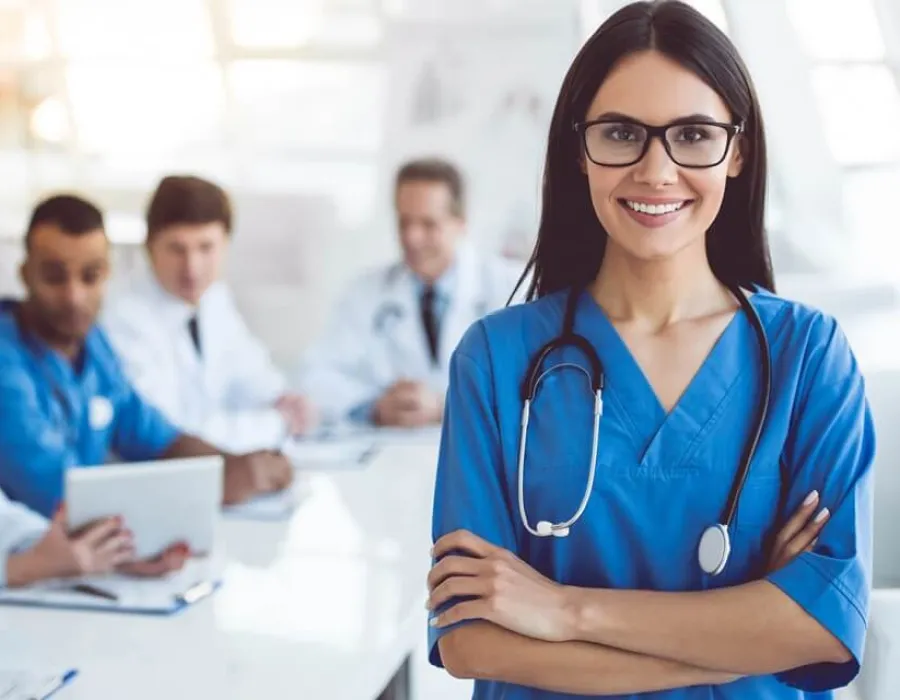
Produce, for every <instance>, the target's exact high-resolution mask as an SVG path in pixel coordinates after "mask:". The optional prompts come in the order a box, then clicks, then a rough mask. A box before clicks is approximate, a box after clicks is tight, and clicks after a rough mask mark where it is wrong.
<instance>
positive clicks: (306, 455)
mask: <svg viewBox="0 0 900 700" xmlns="http://www.w3.org/2000/svg"><path fill="white" fill-rule="evenodd" d="M281 451H282V452H283V453H284V456H285V457H287V458H288V460H289V461H290V463H291V464H293V465H294V468H295V469H300V470H335V469H359V468H362V467H364V466H365V465H366V464H367V463H368V462H369V460H370V459H371V458H372V456H373V455H374V453H375V445H374V442H373V441H372V440H370V439H368V438H366V439H348V440H338V439H334V440H332V439H325V440H289V441H288V442H287V443H285V444H284V445H283V446H282V448H281Z"/></svg>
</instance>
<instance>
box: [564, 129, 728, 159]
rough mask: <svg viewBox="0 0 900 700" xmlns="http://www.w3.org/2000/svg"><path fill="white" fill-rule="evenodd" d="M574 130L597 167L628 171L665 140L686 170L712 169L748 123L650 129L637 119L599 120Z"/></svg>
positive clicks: (668, 151) (670, 154)
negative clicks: (655, 141) (656, 141)
mask: <svg viewBox="0 0 900 700" xmlns="http://www.w3.org/2000/svg"><path fill="white" fill-rule="evenodd" d="M572 128H573V129H574V130H575V131H576V132H578V133H580V134H581V138H582V142H583V144H584V152H585V153H586V154H587V157H588V158H589V159H590V160H591V161H592V162H594V163H596V164H597V165H602V166H605V167H609V168H624V167H626V166H628V165H634V164H635V163H637V162H639V161H640V160H641V159H642V158H643V157H644V156H645V155H647V151H648V150H649V149H650V142H651V141H652V140H653V139H654V138H658V139H660V140H661V141H662V144H663V146H664V147H665V149H666V153H668V154H669V158H671V159H672V161H673V162H675V163H676V164H677V165H680V166H682V167H684V168H712V167H715V166H716V165H719V164H720V163H721V162H722V161H723V160H725V156H726V155H727V154H728V149H729V147H730V146H731V142H732V140H733V139H734V137H735V136H737V135H738V134H740V133H742V132H743V131H744V124H743V123H741V124H725V123H722V122H711V121H681V120H679V121H676V122H672V123H671V124H664V125H663V126H650V125H649V124H643V123H641V122H639V121H637V120H623V119H595V120H593V121H588V122H578V123H575V124H573V125H572Z"/></svg>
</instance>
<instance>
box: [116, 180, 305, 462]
mask: <svg viewBox="0 0 900 700" xmlns="http://www.w3.org/2000/svg"><path fill="white" fill-rule="evenodd" d="M231 225H232V212H231V205H230V202H229V199H228V196H227V195H226V193H225V192H224V191H223V190H222V189H221V188H220V187H219V186H218V185H216V184H214V183H212V182H208V181H206V180H203V179H200V178H197V177H190V176H169V177H166V178H164V179H163V180H162V182H160V184H159V186H158V187H157V189H156V192H155V193H154V194H153V197H152V199H151V201H150V204H149V207H148V209H147V253H148V258H149V262H150V268H151V271H152V274H149V275H146V276H145V277H143V278H139V279H137V280H136V281H134V282H133V283H132V285H131V288H130V289H128V290H126V291H125V292H124V293H123V294H120V295H117V296H115V297H113V296H112V295H111V297H110V299H109V300H108V302H107V304H106V308H105V311H104V314H103V321H102V322H103V325H104V327H105V329H106V331H107V334H108V335H109V337H110V339H111V340H112V343H113V345H114V347H115V349H116V351H117V353H118V354H119V356H120V357H121V359H122V361H123V363H124V365H125V370H126V373H127V374H128V376H129V378H130V380H131V381H132V383H133V384H134V386H135V388H136V389H137V390H138V391H139V392H140V393H141V394H142V395H143V396H144V397H145V398H146V399H147V400H148V401H150V403H152V404H154V405H155V406H156V407H157V408H159V409H160V410H161V411H162V413H163V414H164V415H165V416H166V417H167V418H169V420H170V421H172V422H173V423H174V424H175V425H176V426H178V427H179V428H181V429H182V430H185V431H188V432H191V433H192V434H195V435H197V436H199V437H202V438H203V439H205V440H207V441H208V442H210V443H212V444H213V445H215V446H216V447H218V448H219V449H222V450H227V451H233V452H245V451H250V450H258V449H276V448H278V447H279V446H280V445H281V444H282V443H283V441H284V440H285V439H286V438H287V437H289V436H294V435H298V434H301V433H303V432H305V431H307V430H309V429H310V428H311V427H312V424H313V422H314V415H313V410H312V408H311V406H310V405H309V404H308V403H307V402H306V401H305V400H304V399H303V398H302V397H300V396H298V395H296V394H292V393H290V392H288V391H287V390H286V380H285V377H284V376H283V375H282V373H281V372H279V371H278V369H277V368H276V367H275V366H274V364H273V363H272V360H271V358H270V356H269V353H268V351H267V350H266V349H265V347H264V346H263V345H262V343H260V341H259V340H258V339H257V338H255V337H254V336H253V335H252V334H251V332H250V330H249V329H248V328H247V326H246V324H245V323H244V320H243V318H241V315H240V313H239V312H238V309H237V307H236V305H235V303H234V300H233V298H232V295H231V293H230V291H229V290H228V288H227V287H226V285H225V283H224V281H222V280H221V279H220V275H221V270H222V265H223V261H224V257H225V253H226V249H227V247H228V243H229V236H230V233H231Z"/></svg>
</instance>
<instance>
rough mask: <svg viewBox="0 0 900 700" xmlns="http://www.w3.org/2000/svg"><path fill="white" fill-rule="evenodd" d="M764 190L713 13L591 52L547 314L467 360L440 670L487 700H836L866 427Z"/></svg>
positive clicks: (621, 20)
mask: <svg viewBox="0 0 900 700" xmlns="http://www.w3.org/2000/svg"><path fill="white" fill-rule="evenodd" d="M573 124H574V125H575V129H573ZM765 191H766V165H765V137H764V132H763V128H762V119H761V115H760V109H759V105H758V103H757V100H756V97H755V94H754V91H753V87H752V82H751V80H750V77H749V75H748V73H747V70H746V68H745V66H744V64H743V63H742V61H741V60H740V58H739V56H738V54H737V51H736V50H735V48H734V46H733V45H732V44H731V42H730V40H729V39H728V38H727V37H726V36H725V35H724V34H723V33H722V32H721V31H719V30H718V29H717V28H716V27H715V26H714V25H713V24H712V23H711V22H709V21H708V20H706V19H705V18H704V17H703V16H702V15H701V14H699V13H698V12H697V11H695V10H693V9H692V8H691V7H690V6H688V5H687V4H684V3H681V2H657V3H644V2H641V3H635V4H632V5H629V6H628V7H626V8H624V9H622V10H620V11H619V12H618V13H616V15H615V16H614V17H613V18H611V19H610V20H609V21H608V22H607V23H605V24H604V25H603V26H602V27H601V28H600V29H599V30H598V32H597V33H596V34H595V35H594V36H593V37H592V38H591V39H589V40H588V43H587V45H586V46H585V47H584V49H583V50H582V51H581V52H580V53H579V55H578V57H577V58H576V59H575V62H574V64H573V65H572V67H571V69H570V71H569V74H568V75H567V77H566V79H565V81H564V82H563V87H562V91H561V94H560V96H559V101H558V104H557V107H556V110H555V112H554V118H553V122H552V124H551V127H550V145H549V148H548V156H547V166H546V169H545V173H544V196H543V212H542V220H541V228H540V231H539V234H538V242H537V245H536V249H535V252H534V255H533V258H532V262H531V266H530V268H531V272H532V273H533V284H532V287H531V289H530V293H529V296H530V297H532V300H531V301H530V302H529V303H527V304H524V305H521V306H517V307H511V308H508V309H505V310H503V311H500V312H497V313H495V314H493V315H491V316H488V317H487V318H485V319H482V320H481V321H478V322H476V323H475V324H474V325H473V326H472V327H470V329H469V331H468V332H467V334H466V335H465V336H464V338H463V339H462V341H461V342H460V344H459V346H458V347H457V350H456V352H455V353H454V357H453V360H452V363H451V370H450V386H449V393H448V398H447V405H446V414H445V419H444V424H443V437H442V441H441V448H440V457H439V462H438V474H437V481H436V485H435V497H434V519H433V523H434V526H433V537H434V540H435V545H434V550H433V556H434V559H435V562H436V563H435V565H434V566H433V568H432V570H431V572H430V574H429V577H428V585H429V590H430V596H429V602H428V604H429V607H430V609H431V614H430V630H431V638H430V644H431V660H432V662H433V663H436V664H441V665H443V666H445V667H446V668H447V669H448V670H449V671H450V672H451V673H452V674H454V675H456V676H460V677H468V678H474V679H476V682H475V693H474V698H476V700H499V699H500V698H504V700H524V699H525V698H527V699H528V700H538V699H540V700H548V699H554V700H556V699H558V700H561V699H562V698H564V697H565V698H568V697H571V696H572V695H579V696H588V697H597V698H599V697H617V698H635V699H636V698H638V697H640V698H642V699H643V698H657V699H660V700H661V699H663V698H665V700H700V699H703V700H710V699H711V698H716V699H718V700H746V699H749V698H753V699H754V700H764V699H765V700H775V699H778V700H784V699H787V698H791V699H798V698H807V699H810V700H811V699H812V698H816V699H817V700H821V699H823V698H831V697H833V690H834V689H836V688H839V687H841V686H845V685H847V684H848V683H850V682H851V680H852V679H853V678H854V677H855V676H856V674H857V673H858V671H859V665H860V662H861V660H862V657H863V650H864V640H865V636H866V626H867V618H868V609H869V592H870V586H871V565H872V560H871V558H872V478H871V477H872V473H871V472H872V460H873V456H874V450H875V437H874V431H873V423H872V418H871V415H870V411H869V406H868V402H867V399H866V395H865V387H864V381H863V377H862V374H861V372H860V368H859V367H858V366H857V363H856V361H855V359H854V356H853V353H852V352H851V349H850V347H849V344H848V342H847V339H846V338H845V336H844V335H843V333H842V332H841V329H840V328H839V327H838V325H837V323H836V322H835V321H834V319H832V318H830V317H828V316H826V315H824V314H823V313H821V312H819V311H816V310H814V309H811V308H809V307H806V306H804V305H802V304H799V303H796V302H793V301H789V300H787V299H784V298H781V297H779V296H777V295H776V294H775V293H774V281H773V276H772V270H771V265H770V262H769V251H768V243H767V240H766V235H765V231H764V229H763V221H764V219H765V217H764V206H765V196H764V193H765ZM570 300H571V306H570V305H569V304H570ZM570 312H571V313H570ZM757 320H758V323H757ZM576 334H577V335H578V336H580V337H581V338H582V339H583V341H584V342H582V343H581V344H580V345H579V344H577V343H576V342H575V341H573V338H574V337H575V336H576ZM561 335H562V336H563V337H564V338H565V339H566V341H567V342H566V343H565V345H564V347H558V346H554V347H551V348H549V351H548V353H547V354H546V355H545V356H543V357H542V356H541V354H540V353H541V350H542V348H545V347H546V346H547V344H548V343H549V342H550V341H552V340H554V339H557V338H560V336H561ZM763 340H765V341H766V342H765V343H764V342H763ZM579 342H580V341H579ZM766 343H767V344H768V349H766V347H765V346H766ZM594 353H596V357H594ZM767 358H768V362H767ZM595 359H599V363H600V364H601V365H602V369H603V375H604V377H605V381H604V383H603V386H602V401H596V394H595V391H594V387H593V386H592V384H591V381H590V379H591V377H595V378H599V376H600V375H599V372H598V371H597V370H598V369H599V368H597V367H595V366H594V363H593V360H595ZM767 368H768V369H769V370H770V372H767ZM767 375H768V376H769V378H770V379H771V381H770V382H767V381H766V379H767ZM526 377H534V379H535V382H536V385H537V388H536V391H535V392H533V394H532V393H531V387H526V386H523V384H525V383H526ZM767 386H769V387H770V389H771V392H770V393H768V394H767V392H766V387H767ZM529 395H532V396H533V400H532V401H531V402H530V403H526V401H525V398H526V396H529ZM763 406H765V407H766V408H767V412H766V414H765V416H764V417H763V419H762V420H760V418H759V417H760V416H763V414H762V407H763ZM526 408H527V409H528V411H527V412H526ZM598 409H602V411H598ZM598 413H599V416H600V417H599V439H598V440H597V442H596V443H595V438H594V436H595V434H596V433H595V426H596V425H597V424H596V423H595V420H597V419H596V418H595V416H597V415H598ZM526 426H527V432H526V431H525V427H526ZM757 428H759V434H758V437H759V440H758V442H756V441H755V438H756V437H757ZM525 434H527V440H524V437H525ZM523 444H524V450H523V449H522V446H523ZM754 446H755V447H754ZM751 454H752V455H754V456H753V459H752V460H751V461H749V462H745V458H744V455H751ZM743 464H749V468H748V470H747V471H746V472H745V473H746V480H745V481H743V483H742V481H741V479H740V478H739V475H740V474H741V473H742V472H743V469H742V468H741V465H743ZM520 465H521V468H520ZM592 477H593V481H592ZM741 484H742V486H743V487H742V488H740V486H741ZM732 494H737V497H736V500H735V497H733V496H732ZM729 502H733V503H735V504H736V510H735V512H734V513H733V516H732V515H729V514H728V513H729V511H731V510H732V509H731V508H728V509H726V504H728V503H729ZM576 515H577V516H578V517H575V516H576ZM572 520H574V522H572ZM555 525H557V526H558V525H563V527H554V526H555ZM566 526H567V527H566ZM726 526H727V527H726ZM726 533H727V535H728V536H730V556H728V549H727V546H726V545H727V542H728V540H727V538H726ZM710 535H712V537H710ZM701 543H702V546H701ZM723 565H724V568H722V567H723Z"/></svg>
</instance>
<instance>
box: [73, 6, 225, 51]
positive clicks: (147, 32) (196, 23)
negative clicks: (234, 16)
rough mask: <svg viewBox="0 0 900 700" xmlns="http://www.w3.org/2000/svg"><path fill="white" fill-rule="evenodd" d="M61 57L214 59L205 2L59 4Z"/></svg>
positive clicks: (210, 29)
mask: <svg viewBox="0 0 900 700" xmlns="http://www.w3.org/2000/svg"><path fill="white" fill-rule="evenodd" d="M56 6H57V13H58V14H57V23H58V31H59V41H60V47H59V49H60V52H61V53H62V54H63V55H64V56H66V57H68V58H73V59H85V58H116V59H121V58H126V57H129V58H144V57H146V58H147V59H153V60H154V61H156V62H177V61H179V60H180V59H183V58H184V57H189V56H193V57H198V56H199V57H208V56H211V55H212V54H213V37H212V28H211V25H210V21H209V12H208V10H207V4H206V2H204V0H151V1H148V0H56Z"/></svg>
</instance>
